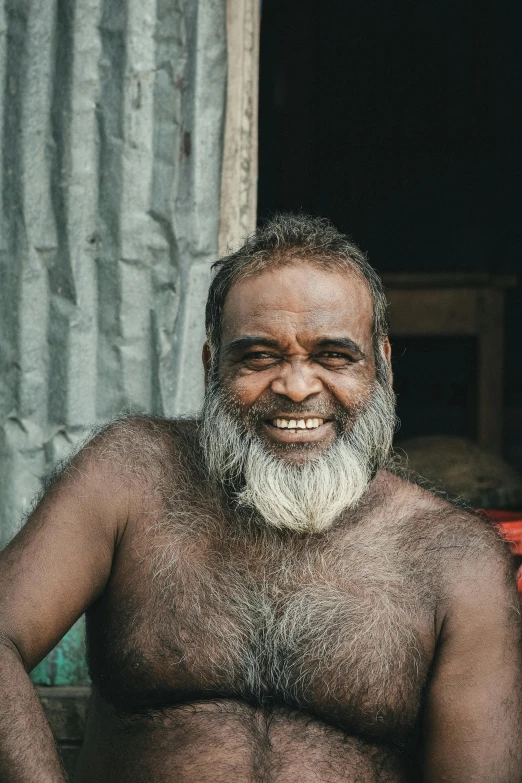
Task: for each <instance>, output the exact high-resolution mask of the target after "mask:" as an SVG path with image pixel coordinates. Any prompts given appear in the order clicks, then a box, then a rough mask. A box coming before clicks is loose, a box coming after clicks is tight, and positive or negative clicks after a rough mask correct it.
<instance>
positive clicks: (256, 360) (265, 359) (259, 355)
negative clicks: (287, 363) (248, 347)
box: [243, 351, 277, 364]
mask: <svg viewBox="0 0 522 783" xmlns="http://www.w3.org/2000/svg"><path fill="white" fill-rule="evenodd" d="M243 361H244V362H247V364H270V363H271V362H274V361H277V356H274V354H272V353H266V352H265V351H253V352H252V353H247V355H246V356H243Z"/></svg>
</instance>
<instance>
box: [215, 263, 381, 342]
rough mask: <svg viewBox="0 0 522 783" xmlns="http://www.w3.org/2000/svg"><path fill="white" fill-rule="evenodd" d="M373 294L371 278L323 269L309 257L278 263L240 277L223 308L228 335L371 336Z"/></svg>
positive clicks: (224, 332)
mask: <svg viewBox="0 0 522 783" xmlns="http://www.w3.org/2000/svg"><path fill="white" fill-rule="evenodd" d="M371 325H372V300H371V295H370V292H369V290H368V286H367V285H366V283H365V282H364V281H363V280H361V279H360V278H359V277H358V276H356V275H355V274H353V275H351V274H348V273H343V272H341V271H337V270H335V271H331V270H323V269H318V268H317V267H316V266H313V265H312V264H309V263H299V264H294V265H292V266H284V267H278V268H276V269H271V270H267V271H265V272H263V273H261V274H259V275H256V276H255V277H248V278H245V279H242V280H239V281H238V282H237V283H235V284H234V285H233V286H232V288H231V289H230V291H229V293H228V296H227V298H226V301H225V307H224V311H223V339H224V340H225V341H228V340H231V339H234V338H235V337H237V335H238V334H239V333H240V332H241V333H244V332H251V333H252V330H253V331H254V332H260V331H267V332H268V333H272V332H274V331H278V330H282V331H285V330H290V331H292V330H296V331H300V332H303V331H304V332H310V333H311V334H312V333H315V332H317V333H319V332H324V333H332V334H341V333H343V332H346V331H347V330H348V331H349V332H352V333H355V334H356V336H357V337H358V339H359V340H362V339H364V338H367V337H368V335H369V333H370V332H371Z"/></svg>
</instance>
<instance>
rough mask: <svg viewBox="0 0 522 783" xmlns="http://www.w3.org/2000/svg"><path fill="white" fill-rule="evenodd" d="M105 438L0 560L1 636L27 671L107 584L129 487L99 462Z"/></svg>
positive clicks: (53, 490) (54, 489)
mask: <svg viewBox="0 0 522 783" xmlns="http://www.w3.org/2000/svg"><path fill="white" fill-rule="evenodd" d="M108 438H110V434H109V433H105V434H104V435H102V436H99V437H98V438H97V439H95V441H93V442H92V443H91V444H90V445H89V446H87V447H86V448H85V449H83V450H82V451H81V452H80V453H79V454H78V455H77V456H76V457H75V458H74V459H73V460H72V462H71V463H70V465H69V466H68V467H67V468H66V469H65V470H64V471H63V472H62V474H61V475H60V476H59V477H58V478H57V479H56V480H55V481H54V482H53V484H52V485H51V487H50V488H49V489H48V490H47V492H46V493H45V495H44V496H43V498H42V500H41V501H40V503H39V504H38V506H37V507H36V509H35V511H34V512H33V513H32V514H31V516H30V517H29V520H28V521H27V523H26V524H25V526H24V527H23V528H22V530H21V531H20V532H19V533H18V535H17V536H15V538H14V539H13V541H12V542H11V543H10V544H9V545H8V546H7V547H6V548H5V549H4V551H3V552H1V553H0V596H1V601H0V636H2V637H4V638H6V639H8V640H9V641H10V642H12V643H13V644H14V645H15V646H16V648H17V649H18V651H19V653H20V655H21V657H22V660H23V662H24V665H25V667H26V669H27V670H28V671H29V670H30V669H32V668H33V667H34V666H35V665H36V664H37V663H38V662H39V661H40V660H41V659H42V658H43V657H44V656H45V655H46V654H47V653H48V652H49V651H50V650H51V649H52V648H53V647H54V645H55V644H56V643H57V642H58V641H59V639H60V638H61V637H62V636H63V635H64V633H65V632H66V631H67V630H68V629H69V628H70V627H71V625H72V624H73V623H74V622H75V620H76V619H77V618H78V617H79V616H80V615H81V614H82V613H83V612H84V611H85V609H86V608H87V607H88V606H89V604H91V603H92V602H93V601H94V600H95V599H96V598H97V597H98V596H99V595H100V593H101V592H102V591H103V589H104V586H105V584H106V583H107V580H108V578H109V574H110V571H111V565H112V559H113V555H114V550H115V546H116V544H117V542H118V540H119V537H120V536H121V535H122V531H123V530H124V526H125V523H126V519H127V515H128V507H129V484H128V482H126V481H125V477H124V475H123V474H122V471H121V470H117V469H115V468H114V466H113V465H111V461H110V460H109V459H108V458H107V456H106V455H105V451H106V449H105V442H106V441H107V439H108ZM104 449H105V451H104Z"/></svg>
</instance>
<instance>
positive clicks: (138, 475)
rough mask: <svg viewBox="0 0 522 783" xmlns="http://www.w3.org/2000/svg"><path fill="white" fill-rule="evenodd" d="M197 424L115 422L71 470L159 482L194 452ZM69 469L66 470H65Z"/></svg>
mask: <svg viewBox="0 0 522 783" xmlns="http://www.w3.org/2000/svg"><path fill="white" fill-rule="evenodd" d="M195 435H196V423H195V421H193V420H189V419H166V418H160V417H154V416H145V415H134V416H128V417H125V418H119V419H116V420H114V421H112V422H110V423H109V424H106V425H104V426H103V427H101V428H100V429H99V430H98V431H97V432H95V433H94V434H92V435H91V437H90V438H89V439H88V440H87V441H86V443H85V444H84V445H83V447H82V448H80V449H79V450H78V453H77V454H76V455H75V457H74V458H73V459H72V460H71V461H70V466H71V467H70V468H69V470H72V471H74V469H75V468H76V467H79V466H81V465H84V464H91V463H94V464H98V465H103V468H104V470H106V471H107V476H111V475H119V476H127V477H133V478H134V479H135V480H136V481H138V482H139V481H140V480H148V479H149V478H153V479H154V478H157V476H158V473H159V472H162V471H166V470H171V469H173V467H175V466H176V465H177V463H178V462H179V461H180V459H181V458H182V456H183V454H184V453H186V452H187V451H188V450H194V448H195V442H196V437H195ZM66 469H67V468H66Z"/></svg>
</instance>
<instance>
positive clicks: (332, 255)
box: [205, 214, 388, 377]
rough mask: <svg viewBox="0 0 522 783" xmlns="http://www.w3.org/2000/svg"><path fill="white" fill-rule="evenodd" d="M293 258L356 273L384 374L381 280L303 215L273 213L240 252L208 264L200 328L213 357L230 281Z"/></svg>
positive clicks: (357, 252) (329, 229)
mask: <svg viewBox="0 0 522 783" xmlns="http://www.w3.org/2000/svg"><path fill="white" fill-rule="evenodd" d="M298 260H299V261H308V262H309V263H312V264H314V265H315V266H317V267H319V268H323V269H329V270H340V271H343V272H347V273H349V274H353V273H355V274H356V275H358V276H359V277H361V278H362V279H363V280H364V281H365V282H366V285H367V286H368V289H369V291H370V295H371V299H372V307H373V321H372V334H373V345H374V351H375V359H376V369H377V375H378V377H379V376H380V375H381V373H383V372H384V373H385V372H386V369H385V367H383V365H382V354H381V350H382V342H383V340H384V338H385V337H386V335H387V334H388V303H387V301H386V295H385V293H384V288H383V284H382V281H381V279H380V277H379V275H378V274H377V272H376V271H375V270H374V269H373V267H371V266H370V264H369V263H368V261H367V259H366V256H365V254H364V253H363V252H362V250H361V249H360V248H359V247H357V245H355V244H354V243H353V242H352V241H351V240H350V239H349V237H347V236H346V235H345V234H341V233H340V232H339V231H338V230H337V229H336V228H335V226H333V225H332V223H330V221H329V220H326V219H325V218H316V217H309V216H308V215H294V214H278V215H275V217H273V218H272V219H271V220H269V221H268V222H266V223H265V224H264V225H263V226H262V227H261V228H259V229H258V230H257V231H256V232H255V233H254V234H252V235H251V236H250V237H249V238H248V239H247V241H246V242H245V244H244V245H243V246H242V247H240V248H239V250H236V251H235V252H234V253H231V254H230V255H228V256H225V257H224V258H221V259H219V260H218V261H216V262H215V263H214V264H213V265H212V269H213V270H214V271H215V272H216V274H215V276H214V279H213V280H212V283H211V285H210V289H209V292H208V298H207V306H206V311H205V327H206V332H207V340H208V344H209V346H210V349H211V352H212V354H213V356H214V357H216V356H217V353H218V350H219V346H220V345H221V328H222V319H223V309H224V306H225V299H226V297H227V294H228V292H229V291H230V289H231V287H232V286H233V285H234V283H236V282H238V281H239V280H242V279H244V278H246V277H255V276H257V275H260V274H261V273H262V272H264V271H265V270H267V269H273V268H276V267H281V266H286V265H288V264H291V263H292V262H294V261H298Z"/></svg>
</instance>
